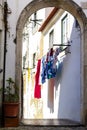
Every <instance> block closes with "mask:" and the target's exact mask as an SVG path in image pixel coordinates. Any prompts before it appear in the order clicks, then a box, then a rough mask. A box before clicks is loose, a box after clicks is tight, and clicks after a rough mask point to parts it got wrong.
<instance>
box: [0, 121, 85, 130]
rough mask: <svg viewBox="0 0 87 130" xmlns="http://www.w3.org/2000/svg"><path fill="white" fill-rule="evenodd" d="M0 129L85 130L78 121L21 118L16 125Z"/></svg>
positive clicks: (0, 129)
mask: <svg viewBox="0 0 87 130" xmlns="http://www.w3.org/2000/svg"><path fill="white" fill-rule="evenodd" d="M0 130H87V126H84V125H82V124H80V123H78V122H75V121H70V120H63V119H62V120H22V121H21V122H20V124H19V126H18V127H9V128H7V127H6V128H0Z"/></svg>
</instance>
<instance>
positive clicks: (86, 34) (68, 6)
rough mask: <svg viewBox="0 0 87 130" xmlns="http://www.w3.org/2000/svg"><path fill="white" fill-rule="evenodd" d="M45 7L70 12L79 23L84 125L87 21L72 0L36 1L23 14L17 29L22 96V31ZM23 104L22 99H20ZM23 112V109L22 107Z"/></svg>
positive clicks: (83, 119) (17, 65)
mask: <svg viewBox="0 0 87 130" xmlns="http://www.w3.org/2000/svg"><path fill="white" fill-rule="evenodd" d="M45 7H59V8H62V9H64V10H66V11H68V12H70V13H71V14H72V15H73V16H74V17H75V18H76V19H77V20H78V22H79V24H80V28H81V33H82V34H83V35H82V37H81V46H82V49H81V53H82V59H81V62H82V69H81V78H82V86H81V89H82V93H81V99H82V101H81V106H82V108H81V120H82V122H83V123H86V120H87V119H86V116H87V101H86V98H87V96H86V95H87V87H86V86H87V59H86V57H87V49H86V48H87V31H86V30H87V19H86V16H85V14H84V13H83V11H82V9H81V8H80V7H79V6H78V5H77V4H76V3H75V2H73V1H72V0H50V1H49V0H34V1H32V2H30V3H29V4H28V5H27V6H26V7H25V8H24V9H23V11H22V12H21V14H20V16H19V19H18V22H17V28H16V38H17V39H16V42H17V45H16V78H15V79H16V83H17V84H18V86H19V87H20V92H19V93H20V94H21V68H22V31H23V27H24V25H25V22H26V20H27V19H28V17H30V15H31V14H33V13H34V12H35V11H37V10H39V9H41V8H45ZM20 102H21V98H20ZM20 112H21V107H20Z"/></svg>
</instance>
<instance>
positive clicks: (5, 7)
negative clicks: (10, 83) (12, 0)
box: [2, 2, 8, 125]
mask: <svg viewBox="0 0 87 130" xmlns="http://www.w3.org/2000/svg"><path fill="white" fill-rule="evenodd" d="M7 12H8V5H7V2H4V59H3V92H2V102H4V89H5V69H6V42H7ZM3 110H4V109H3V104H2V125H4V111H3Z"/></svg>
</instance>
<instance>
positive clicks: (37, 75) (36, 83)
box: [34, 59, 41, 98]
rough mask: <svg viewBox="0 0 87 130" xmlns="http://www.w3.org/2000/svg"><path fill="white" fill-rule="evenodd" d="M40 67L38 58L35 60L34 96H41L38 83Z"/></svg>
mask: <svg viewBox="0 0 87 130" xmlns="http://www.w3.org/2000/svg"><path fill="white" fill-rule="evenodd" d="M40 67H41V60H40V59H39V60H38V62H37V69H36V75H35V89H34V97H35V98H41V85H40V84H39V77H40Z"/></svg>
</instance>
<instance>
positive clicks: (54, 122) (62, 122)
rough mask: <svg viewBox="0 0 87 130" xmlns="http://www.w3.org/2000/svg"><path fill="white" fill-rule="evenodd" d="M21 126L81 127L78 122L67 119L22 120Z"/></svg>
mask: <svg viewBox="0 0 87 130" xmlns="http://www.w3.org/2000/svg"><path fill="white" fill-rule="evenodd" d="M21 125H25V126H28V125H29V126H53V127H54V126H55V127H56V126H64V127H67V126H71V127H76V126H77V127H78V126H83V125H82V124H81V123H80V122H76V121H72V120H68V119H22V120H21Z"/></svg>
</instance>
